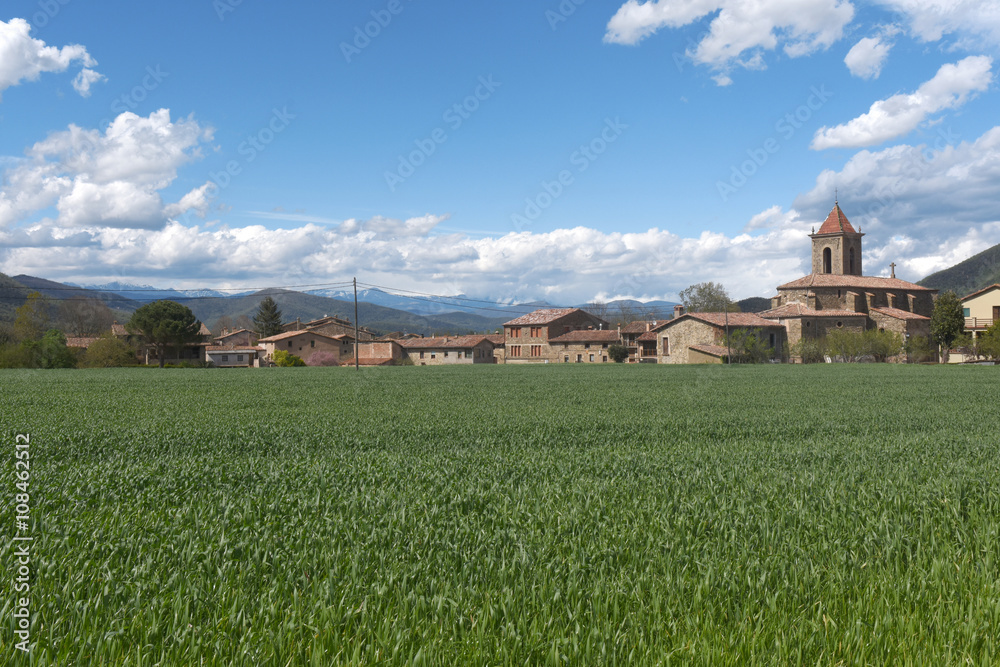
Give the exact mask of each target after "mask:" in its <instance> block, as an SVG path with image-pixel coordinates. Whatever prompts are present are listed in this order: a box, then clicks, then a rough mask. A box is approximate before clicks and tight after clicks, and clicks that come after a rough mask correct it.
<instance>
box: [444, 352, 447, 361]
mask: <svg viewBox="0 0 1000 667" xmlns="http://www.w3.org/2000/svg"><path fill="white" fill-rule="evenodd" d="M444 356H445V358H446V359H447V358H448V350H445V351H444Z"/></svg>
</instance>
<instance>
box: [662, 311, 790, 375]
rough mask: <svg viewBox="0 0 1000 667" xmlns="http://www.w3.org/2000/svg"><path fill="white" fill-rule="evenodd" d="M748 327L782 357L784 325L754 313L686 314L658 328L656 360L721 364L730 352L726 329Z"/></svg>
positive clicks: (663, 362) (774, 354) (773, 355)
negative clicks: (727, 344) (727, 345)
mask: <svg viewBox="0 0 1000 667" xmlns="http://www.w3.org/2000/svg"><path fill="white" fill-rule="evenodd" d="M737 329H745V330H749V331H751V332H752V333H754V334H755V335H756V336H757V337H758V338H759V339H762V340H764V341H765V343H766V344H767V345H768V347H770V348H771V350H772V357H773V358H776V359H780V358H781V351H782V348H783V346H784V343H785V337H786V331H785V327H784V326H782V325H781V324H779V323H778V322H774V321H773V320H768V319H765V318H763V317H760V316H759V315H756V314H754V313H687V314H684V313H683V312H681V311H678V316H677V317H675V318H674V319H672V320H669V321H668V322H666V323H664V324H661V325H660V326H659V327H657V328H656V330H655V334H656V349H657V361H658V363H661V364H705V363H722V362H723V361H724V360H725V358H726V356H727V355H728V352H729V350H728V348H727V347H726V332H727V331H728V332H729V333H730V334H732V333H733V332H734V331H736V330H737Z"/></svg>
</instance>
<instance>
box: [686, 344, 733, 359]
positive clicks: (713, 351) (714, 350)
mask: <svg viewBox="0 0 1000 667" xmlns="http://www.w3.org/2000/svg"><path fill="white" fill-rule="evenodd" d="M688 349H689V350H697V351H698V352H704V353H705V354H709V355H711V356H713V357H724V356H726V355H727V354H729V350H727V349H726V348H725V347H723V346H721V345H689V346H688Z"/></svg>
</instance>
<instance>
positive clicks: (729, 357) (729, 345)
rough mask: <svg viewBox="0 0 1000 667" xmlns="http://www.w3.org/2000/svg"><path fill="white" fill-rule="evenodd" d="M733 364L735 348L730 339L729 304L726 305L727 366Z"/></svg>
mask: <svg viewBox="0 0 1000 667" xmlns="http://www.w3.org/2000/svg"><path fill="white" fill-rule="evenodd" d="M732 363H733V346H732V342H731V341H730V339H729V304H728V303H727V304H726V365H727V366H730V365H732Z"/></svg>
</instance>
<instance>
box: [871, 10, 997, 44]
mask: <svg viewBox="0 0 1000 667" xmlns="http://www.w3.org/2000/svg"><path fill="white" fill-rule="evenodd" d="M879 4H881V5H883V6H885V7H887V8H889V9H892V10H895V11H897V12H899V13H901V14H903V15H904V16H905V17H906V18H907V21H908V23H909V25H910V30H911V32H912V33H913V34H914V35H916V36H917V37H918V38H919V39H922V40H924V41H926V42H936V41H938V40H940V39H941V38H942V37H944V36H945V35H952V34H954V35H957V36H958V39H959V41H961V42H968V43H971V44H970V45H973V44H975V43H977V42H983V43H986V44H991V45H993V46H997V45H1000V3H997V2H996V1H995V0H988V1H986V2H983V0H880V2H879Z"/></svg>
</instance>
